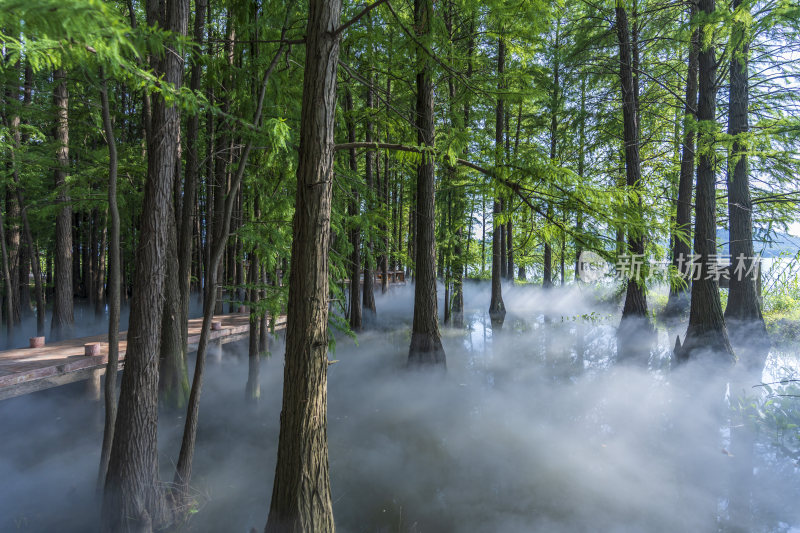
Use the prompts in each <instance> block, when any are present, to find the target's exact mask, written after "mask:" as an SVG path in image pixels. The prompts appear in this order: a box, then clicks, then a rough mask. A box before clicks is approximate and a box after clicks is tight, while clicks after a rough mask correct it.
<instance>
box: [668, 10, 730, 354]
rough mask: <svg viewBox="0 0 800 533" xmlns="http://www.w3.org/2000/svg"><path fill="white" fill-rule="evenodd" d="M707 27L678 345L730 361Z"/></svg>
mask: <svg viewBox="0 0 800 533" xmlns="http://www.w3.org/2000/svg"><path fill="white" fill-rule="evenodd" d="M698 6H699V8H700V11H702V12H703V14H704V16H705V17H709V16H711V15H712V14H713V12H714V0H700V2H699V4H698ZM705 31H706V30H704V28H703V26H701V28H700V35H699V42H700V43H701V49H700V52H699V55H698V78H699V85H700V91H699V98H698V104H697V119H698V121H699V122H700V125H701V129H700V135H699V137H698V141H697V146H698V155H699V158H698V159H699V161H698V165H697V186H696V187H697V193H696V200H695V231H694V252H695V256H697V262H696V264H695V268H696V269H697V271H696V272H695V275H694V279H693V281H692V301H691V308H690V310H689V327H688V329H687V331H686V337H685V339H684V342H683V346H682V347H680V349H678V350H676V354H675V355H676V357H677V359H678V360H679V361H685V360H688V359H690V358H692V357H693V356H697V355H699V354H701V353H702V352H711V353H713V354H714V355H718V356H720V357H721V358H722V359H724V360H726V361H729V362H730V361H732V360H733V358H734V356H733V349H732V348H731V345H730V341H729V340H728V331H727V329H726V328H725V320H724V318H723V315H722V305H721V304H720V300H719V286H718V283H717V281H716V280H715V279H714V278H713V274H711V275H710V272H711V269H710V268H709V264H710V263H711V262H712V261H714V260H715V256H716V254H717V214H716V204H717V197H716V177H715V169H714V153H713V146H714V140H715V134H714V131H713V129H712V128H711V127H710V126H711V125H713V124H714V120H715V119H716V115H715V112H716V96H717V87H716V75H717V62H716V58H715V53H714V46H713V45H708V46H706V47H704V48H703V45H702V43H704V42H705V37H706V36H705Z"/></svg>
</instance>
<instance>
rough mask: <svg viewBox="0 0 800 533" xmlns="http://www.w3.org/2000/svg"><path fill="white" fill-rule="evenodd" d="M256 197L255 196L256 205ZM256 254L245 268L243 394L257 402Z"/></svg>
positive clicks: (258, 312) (258, 330) (258, 354)
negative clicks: (247, 317)
mask: <svg viewBox="0 0 800 533" xmlns="http://www.w3.org/2000/svg"><path fill="white" fill-rule="evenodd" d="M257 205H258V197H256V206H257ZM255 211H256V219H258V218H259V215H260V213H258V207H256V209H255ZM258 278H259V268H258V256H257V255H256V252H255V250H250V266H249V267H248V269H247V283H248V285H250V295H249V296H248V298H247V299H248V300H250V335H249V338H248V346H247V361H248V366H247V385H246V386H245V391H244V396H245V399H246V400H247V401H250V402H253V403H255V402H257V401H258V399H259V397H260V396H261V384H260V382H259V377H258V373H259V369H260V366H259V363H260V360H261V351H260V350H259V342H260V340H261V316H260V315H261V312H260V311H259V309H258V287H257V284H258V282H259V279H258Z"/></svg>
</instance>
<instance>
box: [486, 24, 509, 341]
mask: <svg viewBox="0 0 800 533" xmlns="http://www.w3.org/2000/svg"><path fill="white" fill-rule="evenodd" d="M505 61H506V43H505V41H504V40H503V38H502V37H501V38H500V39H499V40H498V43H497V77H498V81H497V90H498V97H497V107H496V109H495V127H494V131H495V147H494V150H495V165H496V166H498V167H499V166H500V165H502V163H503V131H504V127H503V119H504V102H503V97H502V94H503V93H502V91H503V71H504V70H505ZM502 210H503V208H502V204H501V202H500V199H499V198H495V200H494V210H493V216H492V226H493V227H494V231H493V233H492V296H491V301H490V302H489V317H490V318H491V321H492V324H493V325H495V326H496V327H499V326H502V324H503V320H504V319H505V316H506V305H505V303H504V302H503V285H502V277H503V267H504V266H505V267H507V266H508V265H507V264H506V258H505V257H504V254H503V248H504V246H503V245H504V244H505V242H504V238H503V237H504V236H503V231H502V229H503V224H502V223H501V222H500V220H499V219H500V215H501V213H502Z"/></svg>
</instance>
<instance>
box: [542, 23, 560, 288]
mask: <svg viewBox="0 0 800 533" xmlns="http://www.w3.org/2000/svg"><path fill="white" fill-rule="evenodd" d="M560 48H561V18H560V17H559V18H558V20H556V34H555V43H554V46H553V92H552V93H551V94H550V162H551V164H555V162H556V157H557V156H558V110H559V100H560V98H561V56H560V54H559V51H560ZM552 216H553V207H552V205H550V204H549V203H548V204H547V217H546V218H547V220H546V221H545V223H549V222H550V220H551V219H552ZM542 255H543V261H544V266H543V268H542V287H543V288H545V289H549V288H550V287H552V286H553V248H552V246H550V241H549V240H548V239H545V241H544V251H543V254H542Z"/></svg>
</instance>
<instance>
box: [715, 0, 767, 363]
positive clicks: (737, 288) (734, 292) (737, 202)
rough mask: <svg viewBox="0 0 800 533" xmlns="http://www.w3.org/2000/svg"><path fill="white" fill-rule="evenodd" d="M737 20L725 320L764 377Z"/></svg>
mask: <svg viewBox="0 0 800 533" xmlns="http://www.w3.org/2000/svg"><path fill="white" fill-rule="evenodd" d="M731 8H732V9H733V10H734V11H736V10H745V11H746V10H747V4H745V3H743V2H742V0H733V2H732V3H731ZM734 20H735V22H734V26H733V29H732V33H731V45H732V48H733V51H732V52H733V53H732V57H731V66H730V76H731V79H730V93H729V99H728V135H730V136H731V137H733V146H732V148H731V150H730V152H729V154H728V175H727V185H728V226H729V228H730V255H731V276H730V289H729V291H728V305H727V306H726V308H725V320H726V321H727V322H728V324H729V325H730V326H731V337H732V339H733V340H734V344H735V345H737V347H738V346H740V345H743V346H745V349H744V350H742V351H741V353H740V356H741V358H743V359H745V360H744V361H743V363H744V365H745V366H747V367H750V368H751V369H752V370H753V371H754V373H759V374H760V371H761V369H762V368H763V366H764V362H765V359H766V356H767V353H768V351H769V338H768V335H767V328H766V325H765V324H764V317H763V316H762V314H761V305H760V302H759V298H758V291H757V288H756V279H757V275H756V269H757V268H759V265H757V264H755V261H756V260H755V259H754V258H753V257H754V255H755V254H754V251H753V216H752V212H753V203H752V201H751V199H750V177H749V169H748V161H747V140H746V135H747V132H748V131H749V130H750V126H749V121H748V103H749V89H748V83H747V80H748V55H749V49H750V46H749V42H748V41H747V28H746V27H745V25H744V24H743V23H742V22H738V20H739V19H734ZM737 269H739V270H737ZM748 273H749V275H748Z"/></svg>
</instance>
